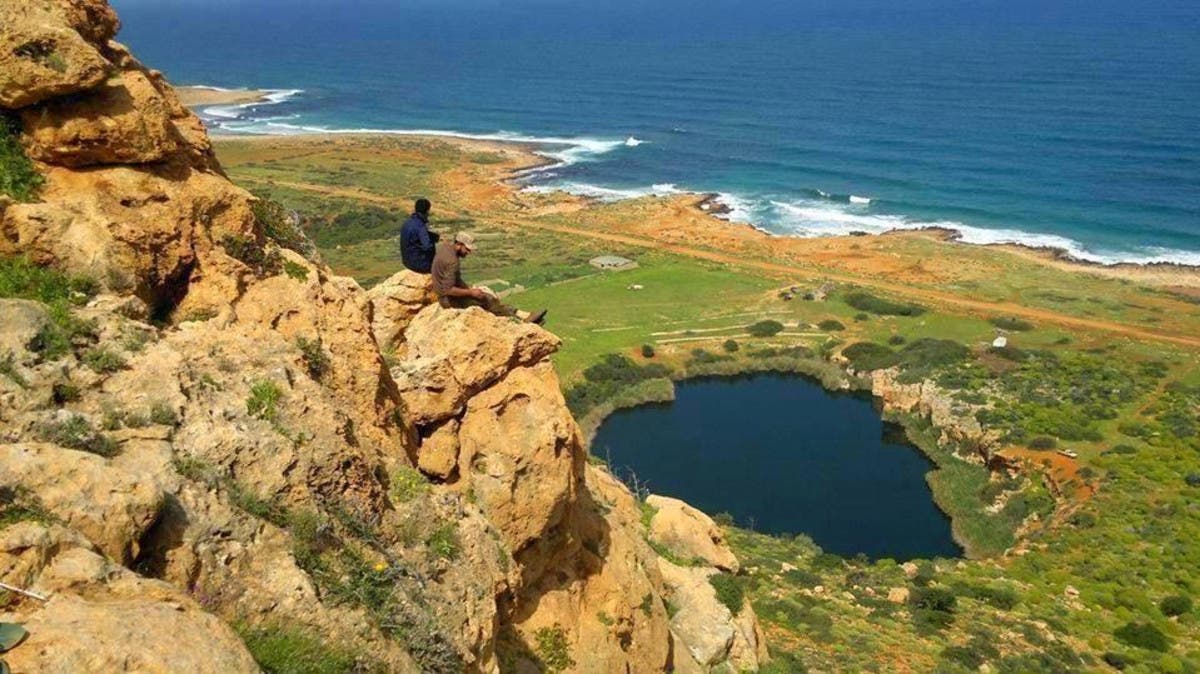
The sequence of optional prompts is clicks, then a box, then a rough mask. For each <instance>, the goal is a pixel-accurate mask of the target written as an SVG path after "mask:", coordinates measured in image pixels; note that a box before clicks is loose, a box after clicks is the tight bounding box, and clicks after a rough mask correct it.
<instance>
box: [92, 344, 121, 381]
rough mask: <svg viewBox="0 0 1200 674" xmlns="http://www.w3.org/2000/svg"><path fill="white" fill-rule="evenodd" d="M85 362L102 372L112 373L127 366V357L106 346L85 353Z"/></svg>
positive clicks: (94, 370) (96, 370)
mask: <svg viewBox="0 0 1200 674" xmlns="http://www.w3.org/2000/svg"><path fill="white" fill-rule="evenodd" d="M83 364H84V365H87V366H88V367H89V368H91V369H92V371H93V372H97V373H100V374H112V373H113V372H119V371H120V370H122V369H124V368H125V358H124V357H122V356H121V355H120V354H118V353H116V352H114V351H112V350H110V349H108V348H107V347H104V346H97V347H96V348H94V349H91V350H89V351H88V352H87V353H85V354H83Z"/></svg>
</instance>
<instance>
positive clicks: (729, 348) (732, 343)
mask: <svg viewBox="0 0 1200 674" xmlns="http://www.w3.org/2000/svg"><path fill="white" fill-rule="evenodd" d="M721 348H723V349H725V352H726V353H736V352H737V351H738V350H739V349H741V348H742V347H741V345H740V344H738V343H737V341H736V340H732V339H727V340H725V343H724V344H722V345H721Z"/></svg>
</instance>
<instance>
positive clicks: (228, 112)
mask: <svg viewBox="0 0 1200 674" xmlns="http://www.w3.org/2000/svg"><path fill="white" fill-rule="evenodd" d="M194 88H196V89H208V90H210V91H222V92H232V91H246V90H245V89H222V88H220V87H205V86H197V87H194ZM263 92H264V95H263V97H262V100H258V101H251V102H250V103H240V104H238V105H210V106H206V107H203V108H201V109H200V115H201V117H206V116H207V117H216V118H217V119H218V120H239V119H242V118H243V117H244V116H245V113H246V111H248V110H251V109H253V108H257V107H261V106H265V105H279V104H280V103H286V102H288V101H289V100H291V99H293V98H295V97H296V96H299V95H300V94H302V93H304V90H303V89H264V90H263ZM217 127H218V128H223V127H224V125H223V124H222V123H220V122H219V121H218V122H217Z"/></svg>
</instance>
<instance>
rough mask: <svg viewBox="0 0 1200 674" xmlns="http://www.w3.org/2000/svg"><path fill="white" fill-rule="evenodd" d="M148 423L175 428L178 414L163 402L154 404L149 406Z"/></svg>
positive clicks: (177, 423)
mask: <svg viewBox="0 0 1200 674" xmlns="http://www.w3.org/2000/svg"><path fill="white" fill-rule="evenodd" d="M150 421H151V423H155V424H158V425H159V426H171V427H175V426H178V425H179V413H177V412H176V411H175V408H173V407H171V406H170V405H168V404H167V403H165V402H161V401H160V402H156V403H154V404H153V405H151V406H150Z"/></svg>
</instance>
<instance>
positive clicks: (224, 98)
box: [175, 87, 270, 108]
mask: <svg viewBox="0 0 1200 674" xmlns="http://www.w3.org/2000/svg"><path fill="white" fill-rule="evenodd" d="M175 93H177V94H179V100H180V101H182V102H183V104H184V105H186V106H188V107H190V108H194V107H198V106H202V105H243V104H245V103H257V102H258V101H261V100H263V99H265V98H266V96H267V94H268V93H270V92H267V91H263V90H261V89H236V90H233V91H217V90H215V89H206V88H204V87H176V88H175Z"/></svg>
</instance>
